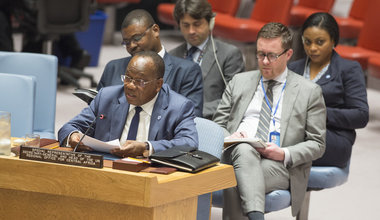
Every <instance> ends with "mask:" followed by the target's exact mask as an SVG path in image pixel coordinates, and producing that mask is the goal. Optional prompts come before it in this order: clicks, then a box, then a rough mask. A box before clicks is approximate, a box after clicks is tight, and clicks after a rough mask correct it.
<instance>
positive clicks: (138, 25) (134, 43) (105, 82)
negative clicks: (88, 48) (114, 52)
mask: <svg viewBox="0 0 380 220" xmlns="http://www.w3.org/2000/svg"><path fill="white" fill-rule="evenodd" d="M121 34H122V36H123V42H122V44H123V45H124V46H125V47H126V48H127V51H128V53H129V54H131V55H132V56H133V55H134V54H136V53H137V52H140V51H148V50H150V51H154V52H156V53H158V54H159V55H160V56H161V57H162V58H163V59H164V62H165V74H164V83H166V84H168V85H169V86H170V88H171V89H172V90H174V91H176V92H177V93H179V94H181V95H183V96H185V97H187V98H189V99H190V100H191V101H193V103H194V105H195V114H196V116H202V108H203V89H202V87H203V86H202V73H201V69H200V68H199V66H198V65H196V64H194V63H193V62H190V61H187V60H185V59H180V58H177V57H174V56H172V55H170V54H168V53H167V52H166V51H165V49H164V47H163V46H162V44H161V41H160V27H159V26H158V25H157V24H156V23H155V21H154V20H153V18H152V16H151V15H150V14H149V13H148V12H147V11H145V10H142V9H137V10H134V11H132V12H130V13H129V14H128V15H127V16H126V17H125V19H124V21H123V24H122V27H121ZM130 60H131V57H124V58H120V59H116V60H112V61H110V62H109V63H108V64H107V65H106V67H105V69H104V72H103V75H102V77H101V79H100V82H99V84H98V87H97V89H98V90H99V89H101V88H103V87H106V86H111V85H120V84H122V81H121V80H120V76H121V75H123V74H124V73H125V69H126V67H127V65H128V63H129V61H130Z"/></svg>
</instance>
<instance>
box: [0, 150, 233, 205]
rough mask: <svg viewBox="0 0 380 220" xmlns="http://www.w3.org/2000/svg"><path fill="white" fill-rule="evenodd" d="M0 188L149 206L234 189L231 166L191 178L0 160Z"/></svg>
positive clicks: (206, 171)
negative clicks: (229, 188)
mask: <svg viewBox="0 0 380 220" xmlns="http://www.w3.org/2000/svg"><path fill="white" fill-rule="evenodd" d="M0 179H1V181H0V188H4V189H11V190H18V191H30V192H36V193H45V194H51V195H59V196H68V197H76V198H83V199H95V200H102V201H106V202H113V203H118V204H126V205H133V206H140V207H154V206H159V205H163V204H167V203H170V202H174V201H179V200H183V199H186V198H191V197H194V196H197V195H202V194H205V193H209V192H212V191H216V190H220V189H225V188H228V187H233V186H235V185H236V180H235V175H234V171H233V168H232V166H230V165H224V164H219V165H217V166H215V167H212V168H209V169H206V170H204V171H201V172H198V173H196V174H191V173H186V172H174V173H172V174H169V175H164V174H153V173H142V172H141V173H135V172H128V171H122V170H115V169H111V168H107V167H106V168H103V169H94V168H87V167H77V166H70V165H65V164H54V163H45V162H39V161H31V160H22V159H18V158H17V157H7V156H0Z"/></svg>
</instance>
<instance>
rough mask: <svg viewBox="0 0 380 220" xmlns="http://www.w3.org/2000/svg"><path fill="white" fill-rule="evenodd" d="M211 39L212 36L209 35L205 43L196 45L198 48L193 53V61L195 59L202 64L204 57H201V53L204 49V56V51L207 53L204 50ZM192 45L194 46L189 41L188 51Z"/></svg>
mask: <svg viewBox="0 0 380 220" xmlns="http://www.w3.org/2000/svg"><path fill="white" fill-rule="evenodd" d="M209 39H210V37H208V38H207V39H206V40H205V41H203V43H201V44H200V45H198V46H196V47H197V48H198V50H197V51H195V52H194V53H193V55H192V56H193V61H194V62H195V63H197V64H198V65H199V66H200V65H201V64H202V60H203V57H201V58H199V56H200V55H201V53H202V51H203V53H202V56H203V55H204V53H205V51H204V50H205V49H206V44H207V42H208V40H209ZM191 47H192V45H191V44H189V43H187V51H189V50H190V48H191Z"/></svg>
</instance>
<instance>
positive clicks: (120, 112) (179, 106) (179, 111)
mask: <svg viewBox="0 0 380 220" xmlns="http://www.w3.org/2000/svg"><path fill="white" fill-rule="evenodd" d="M128 109H129V103H128V102H127V99H126V97H125V94H124V89H123V86H110V87H105V88H103V89H101V90H100V91H99V93H98V95H97V96H96V97H95V99H94V100H93V101H92V102H91V103H90V105H89V106H88V107H86V108H85V109H83V110H82V112H81V113H80V114H79V115H77V116H75V117H74V118H73V119H72V120H70V121H69V122H68V123H66V124H65V125H63V127H62V128H61V129H60V130H59V131H58V140H59V141H60V143H61V144H62V142H63V140H64V139H65V138H66V137H67V136H68V135H69V134H70V133H71V132H72V131H75V130H79V131H80V132H82V133H84V132H85V131H86V129H87V128H88V125H89V124H91V122H92V121H93V120H94V119H95V117H96V116H100V115H101V114H103V115H104V116H105V117H104V118H103V119H100V118H99V117H98V118H97V119H96V122H95V124H94V126H93V127H94V129H93V130H91V131H90V132H89V134H88V135H89V136H91V137H94V138H96V139H98V140H101V141H111V140H115V139H120V137H121V134H122V132H123V129H124V125H125V122H126V119H127V116H128ZM194 118H195V115H194V104H193V103H192V102H191V101H190V100H189V99H187V98H185V97H183V96H181V95H179V94H177V93H176V92H174V91H172V90H171V89H170V87H169V86H168V85H166V84H164V85H163V86H162V89H161V90H160V92H159V95H158V97H157V100H156V103H155V104H154V107H153V112H152V117H151V120H150V128H149V135H148V140H149V141H150V142H151V144H152V146H153V148H154V151H155V152H159V151H162V150H165V149H167V148H170V147H173V146H177V145H187V146H191V147H198V133H197V130H196V127H195V122H194Z"/></svg>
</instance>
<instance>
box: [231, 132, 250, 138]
mask: <svg viewBox="0 0 380 220" xmlns="http://www.w3.org/2000/svg"><path fill="white" fill-rule="evenodd" d="M246 137H248V135H247V132H245V131H237V132H235V133H233V134H231V135H230V136H228V137H227V138H246Z"/></svg>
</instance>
